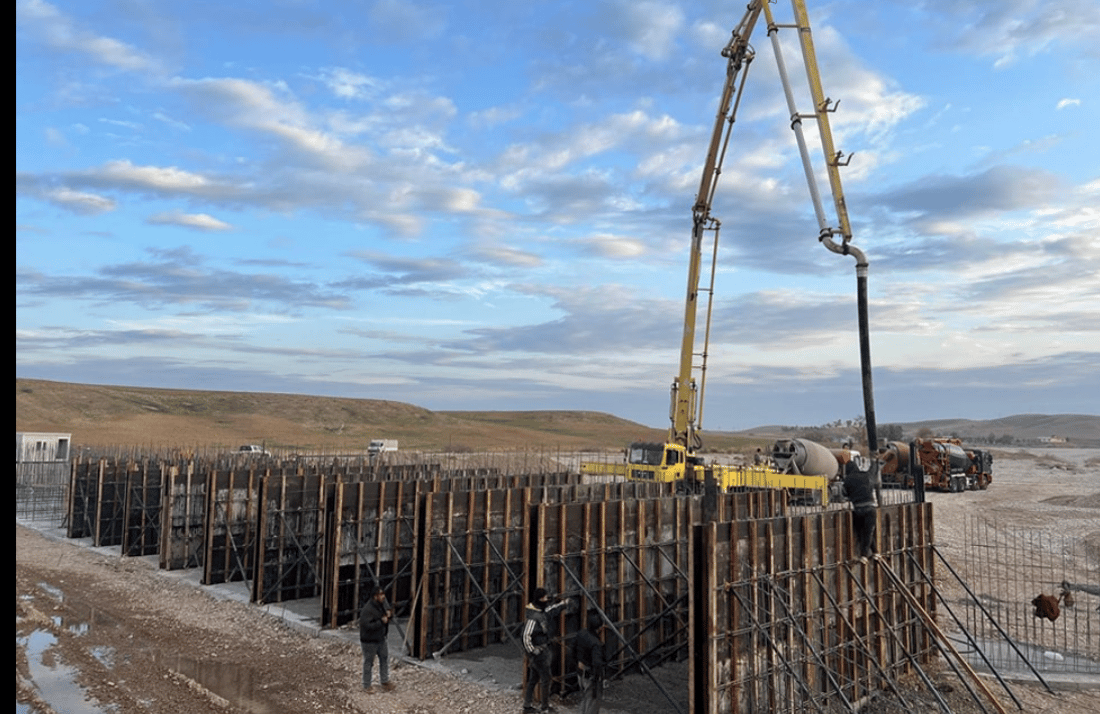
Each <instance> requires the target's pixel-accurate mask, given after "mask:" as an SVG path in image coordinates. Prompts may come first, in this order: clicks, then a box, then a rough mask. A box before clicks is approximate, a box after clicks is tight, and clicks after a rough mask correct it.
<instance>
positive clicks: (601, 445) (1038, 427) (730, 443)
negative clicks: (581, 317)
mask: <svg viewBox="0 0 1100 714" xmlns="http://www.w3.org/2000/svg"><path fill="white" fill-rule="evenodd" d="M15 424H16V430H17V431H60V432H66V433H71V434H72V435H73V443H74V444H75V445H81V446H93V447H104V446H128V447H131V446H138V447H150V448H176V447H188V448H194V447H202V448H226V449H232V448H236V446H238V445H240V444H264V445H266V446H267V447H269V448H272V447H273V448H281V449H288V450H295V451H305V450H321V451H329V452H355V453H357V452H360V451H362V450H364V449H365V448H366V445H367V444H368V443H369V441H370V440H371V439H376V438H387V439H397V440H399V442H400V444H401V448H402V449H403V450H404V449H408V450H446V451H470V450H487V449H509V450H510V449H522V448H529V449H567V450H601V449H618V448H621V447H623V446H625V445H626V444H627V443H629V442H631V441H636V440H646V441H661V440H663V439H664V438H665V431H664V430H663V429H654V428H652V427H647V426H644V425H642V424H638V423H636V422H632V421H629V420H626V419H621V418H619V417H616V416H613V415H611V414H606V413H603V412H588V411H499V412H475V411H439V412H435V411H431V410H429V409H424V408H423V407H418V406H415V405H412V404H404V403H401V402H392V401H384V400H378V399H344V398H339V397H318V396H310V395H301V394H270V393H261V392H214V391H202V390H181V389H152V388H146V387H123V386H104V385H90V384H73V383H68V382H51V381H46V380H39V379H16V380H15ZM901 426H902V427H903V429H904V434H905V438H911V437H912V436H914V435H915V434H917V433H918V432H919V431H920V430H922V429H928V430H930V431H931V432H932V433H934V434H937V435H950V434H958V435H959V436H960V437H962V438H964V439H968V440H974V441H978V440H985V439H987V438H988V436H989V435H990V434H993V435H995V436H997V437H1001V436H1004V435H1008V436H1011V437H1012V438H1013V439H1014V440H1017V441H1023V440H1035V439H1039V438H1041V437H1050V436H1062V437H1066V438H1068V439H1069V440H1070V441H1071V443H1073V444H1076V445H1094V446H1100V417H1098V416H1089V415H1042V414H1029V415H1018V416H1012V417H1005V418H1003V419H992V420H985V421H980V420H968V419H941V420H937V421H926V422H910V423H906V424H902V425H901ZM813 429H820V428H819V427H814V428H813ZM800 430H801V431H805V429H803V428H802V427H790V426H768V427H758V428H756V429H751V430H749V431H746V432H737V433H725V432H708V434H707V450H708V451H719V452H721V451H735V450H749V451H751V450H752V449H754V448H756V447H758V446H766V445H768V444H769V443H770V442H771V440H772V439H774V438H777V437H790V436H793V435H797V434H798V433H800ZM841 431H843V430H841ZM825 433H827V434H829V432H825ZM839 434H840V432H838V433H837V435H831V434H830V435H829V436H827V438H828V440H830V441H839V440H840V439H841V438H842V437H841V436H840V435H839ZM1090 442H1091V443H1090Z"/></svg>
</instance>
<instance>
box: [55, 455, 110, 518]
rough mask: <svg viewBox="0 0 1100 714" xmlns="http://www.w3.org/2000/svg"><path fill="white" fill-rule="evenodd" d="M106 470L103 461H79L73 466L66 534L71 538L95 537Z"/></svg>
mask: <svg viewBox="0 0 1100 714" xmlns="http://www.w3.org/2000/svg"><path fill="white" fill-rule="evenodd" d="M106 468H107V462H106V461H105V460H103V459H100V460H99V461H93V462H88V461H78V462H77V463H76V464H75V465H74V466H73V471H72V482H71V483H70V485H69V504H68V523H69V526H68V528H67V529H66V533H65V534H66V535H67V536H68V537H69V538H91V537H92V536H93V535H95V530H96V513H97V512H98V502H99V484H100V481H101V479H102V474H103V471H104V470H105V469H106Z"/></svg>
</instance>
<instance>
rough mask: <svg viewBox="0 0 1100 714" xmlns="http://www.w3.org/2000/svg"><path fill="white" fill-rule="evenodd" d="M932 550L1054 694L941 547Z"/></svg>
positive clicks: (1046, 686) (1033, 672) (1051, 691)
mask: <svg viewBox="0 0 1100 714" xmlns="http://www.w3.org/2000/svg"><path fill="white" fill-rule="evenodd" d="M932 552H933V553H935V554H936V555H937V556H939V559H940V562H941V563H943V564H944V565H945V566H946V567H947V569H948V571H950V572H951V574H952V575H953V576H955V580H957V581H958V582H959V584H960V585H962V586H963V588H964V589H965V590H966V592H967V593H968V594H969V595H970V597H971V599H973V600H974V602H975V603H976V604H977V605H978V608H979V609H980V610H981V611H982V613H984V614H985V616H986V617H987V618H989V622H990V623H991V624H992V625H993V627H995V628H997V632H999V633H1001V636H1002V637H1004V638H1005V642H1008V644H1009V646H1010V647H1012V649H1013V650H1014V651H1015V652H1016V654H1018V655H1019V656H1020V659H1022V660H1023V661H1024V664H1026V665H1027V666H1028V669H1030V670H1031V672H1032V674H1034V675H1035V677H1036V678H1037V679H1038V680H1039V681H1040V682H1042V683H1043V686H1044V687H1045V688H1046V690H1047V691H1048V692H1050V693H1051V694H1053V693H1054V690H1053V689H1051V688H1050V685H1049V684H1047V681H1046V680H1045V679H1043V675H1041V674H1039V670H1037V669H1035V666H1034V665H1032V664H1031V662H1030V661H1029V660H1028V658H1027V657H1026V656H1025V655H1024V653H1023V652H1021V651H1020V648H1019V647H1017V646H1016V642H1015V640H1013V639H1012V638H1011V637H1010V636H1009V634H1008V633H1007V632H1005V631H1004V628H1002V627H1001V624H1000V623H999V622H997V619H996V618H995V617H993V614H992V613H990V612H989V610H987V609H986V607H985V606H984V605H982V603H981V600H979V599H978V596H977V595H975V594H974V591H973V590H971V589H970V586H969V585H967V584H966V581H965V580H963V579H962V576H960V575H959V574H958V573H957V572H956V571H955V569H954V568H953V567H951V563H949V562H948V561H947V558H945V557H944V555H943V553H941V552H940V549H939V548H937V547H936V546H935V545H933V546H932ZM1013 699H1015V697H1013Z"/></svg>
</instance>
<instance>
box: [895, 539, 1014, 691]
mask: <svg viewBox="0 0 1100 714" xmlns="http://www.w3.org/2000/svg"><path fill="white" fill-rule="evenodd" d="M908 555H909V558H910V561H911V562H912V564H913V566H914V567H915V568H916V569H917V570H919V571H920V574H921V576H922V577H923V578H924V579H925V580H927V581H929V582H931V578H930V577H929V575H928V573H926V572H925V571H924V568H922V567H921V566H920V563H918V562H916V560H915V559H914V558H913V554H912V553H909V554H908ZM956 577H957V576H956ZM932 592H934V593H936V597H938V598H939V600H940V602H941V603H943V606H944V608H945V609H946V610H947V614H948V615H950V616H951V619H952V620H954V621H955V624H956V625H958V626H959V629H960V630H962V633H963V635H965V636H966V641H967V642H969V643H970V646H971V647H973V648H974V651H975V652H977V653H978V656H979V657H981V658H982V661H983V662H985V665H986V666H987V667H989V671H990V672H992V673H993V676H994V677H996V678H997V681H998V682H1000V683H1001V687H1002V688H1003V689H1004V690H1005V691H1006V692H1008V696H1010V697H1012V701H1014V702H1016V708H1017V709H1023V708H1024V705H1023V704H1021V703H1020V700H1019V699H1017V698H1016V694H1015V693H1014V692H1013V691H1012V688H1011V687H1009V686H1008V682H1006V681H1005V680H1004V678H1003V677H1002V676H1001V673H1000V672H998V671H997V668H996V667H994V666H993V663H992V662H990V661H989V658H988V657H986V656H985V652H984V651H982V648H981V647H979V646H978V643H977V642H976V641H975V640H974V637H973V636H972V635H971V634H970V631H969V630H967V629H966V625H965V624H963V622H962V620H960V619H959V617H958V615H956V614H955V611H954V610H952V609H951V603H949V602H948V601H947V598H945V597H944V596H943V593H941V592H940V589H939V588H935V587H934V588H932Z"/></svg>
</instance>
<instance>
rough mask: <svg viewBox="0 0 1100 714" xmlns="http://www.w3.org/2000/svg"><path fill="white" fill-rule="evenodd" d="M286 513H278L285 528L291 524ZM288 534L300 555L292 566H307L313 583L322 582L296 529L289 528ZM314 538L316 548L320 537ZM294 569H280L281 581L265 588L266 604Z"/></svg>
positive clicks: (315, 536)
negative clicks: (268, 598)
mask: <svg viewBox="0 0 1100 714" xmlns="http://www.w3.org/2000/svg"><path fill="white" fill-rule="evenodd" d="M286 513H287V512H286V511H278V514H279V520H280V521H281V522H282V524H283V525H284V526H286V525H289V523H288V521H287V517H286ZM286 533H288V534H289V538H288V540H289V541H290V542H291V544H292V545H293V546H294V549H295V550H296V551H297V553H298V558H296V559H295V561H294V562H293V563H292V564H291V565H299V564H302V563H304V564H305V566H306V570H307V572H308V573H309V574H310V575H311V576H312V577H313V582H314V583H318V582H320V578H319V577H318V576H317V568H316V567H315V564H314V563H313V562H312V561H311V560H310V558H309V551H308V550H307V549H306V547H305V546H303V545H302V541H301V539H299V538H298V535H297V533H296V531H295V529H294V528H287V529H286ZM314 538H315V542H314V543H313V547H315V548H316V547H317V540H318V536H317V535H316V534H314ZM280 565H281V563H280ZM257 566H259V564H258V563H257ZM292 569H293V568H291V567H286V568H280V569H279V579H278V580H276V581H275V582H274V583H273V584H272V585H271V587H265V588H264V593H263V594H264V601H265V602H266V601H267V597H268V596H269V595H271V594H272V593H274V592H275V591H276V590H277V589H278V588H279V586H281V585H282V584H283V582H284V581H285V580H286V578H287V576H288V575H289V573H290V572H291V571H292Z"/></svg>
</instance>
